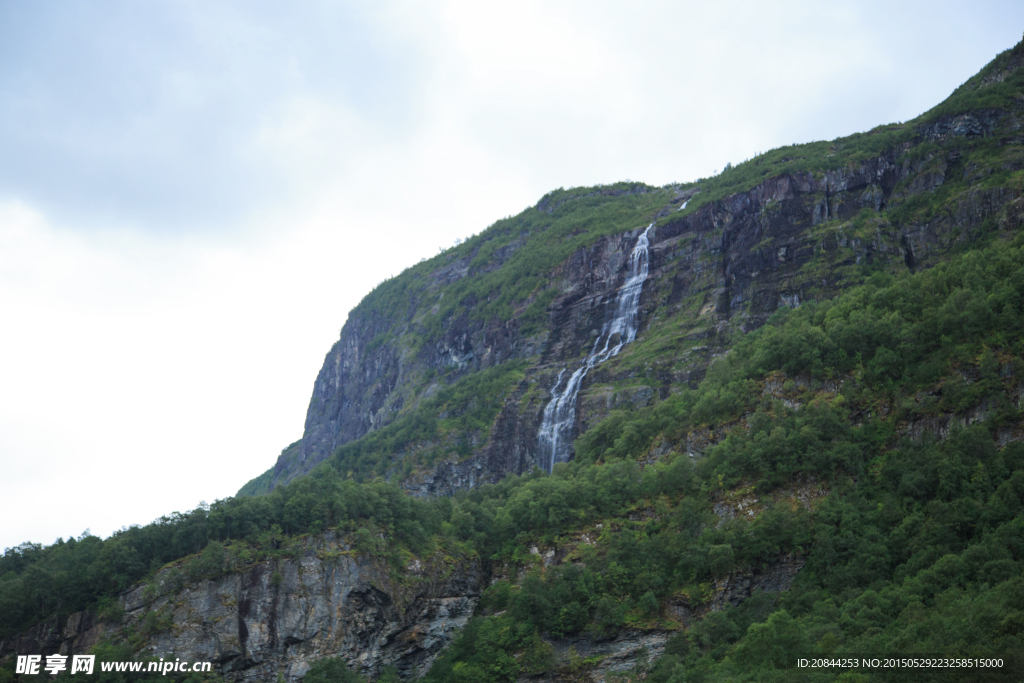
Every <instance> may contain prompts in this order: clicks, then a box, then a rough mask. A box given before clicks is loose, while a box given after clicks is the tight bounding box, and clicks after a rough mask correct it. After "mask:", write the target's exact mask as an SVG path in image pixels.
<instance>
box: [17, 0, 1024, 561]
mask: <svg viewBox="0 0 1024 683" xmlns="http://www.w3.org/2000/svg"><path fill="white" fill-rule="evenodd" d="M1022 29H1024V5H1022V4H1021V3H1019V2H1016V1H1014V2H985V1H980V2H975V3H972V4H971V5H970V8H969V11H968V9H967V8H966V6H965V5H963V4H962V3H960V2H956V3H954V2H902V3H892V2H863V1H858V2H848V3H840V2H836V3H823V2H820V0H815V1H806V2H802V1H799V0H796V1H789V2H776V3H764V2H726V1H720V2H714V3H711V2H702V3H695V2H674V3H657V2H650V3H644V2H641V3H604V2H593V1H590V2H544V3H533V2H530V1H529V0H520V1H519V2H516V3H507V4H499V3H480V2H442V1H440V0H438V1H437V2H389V1H382V0H378V1H376V2H372V3H371V2H365V3H344V2H317V1H315V0H309V1H307V2H303V3H281V2H273V3H272V2H254V1H246V2H241V1H239V2H223V1H210V0H203V1H202V2H199V1H196V2H190V1H180V2H172V1H166V2H162V3H154V2H150V3H140V2H128V1H125V2H118V1H113V0H101V1H98V2H90V3H60V2H55V1H46V0H41V1H40V2H22V1H20V0H0V487H2V489H0V548H3V547H7V546H13V545H16V544H18V543H20V542H23V541H34V542H42V543H45V544H48V543H52V542H53V541H54V540H55V539H56V538H57V537H58V536H61V537H65V538H66V537H68V536H70V535H75V536H77V535H79V534H81V532H82V531H83V530H84V529H86V528H89V529H91V530H92V532H93V533H97V534H100V535H103V536H106V535H109V534H110V533H111V532H113V531H114V530H116V529H117V528H119V527H121V526H123V525H128V524H140V523H141V524H144V523H147V522H149V521H151V520H153V519H154V518H156V517H158V516H159V515H161V514H163V513H167V512H171V511H174V510H182V511H184V510H187V509H191V508H193V507H195V506H196V505H197V504H198V503H199V502H200V501H201V500H205V501H213V500H215V499H217V498H223V497H226V496H228V495H231V494H233V493H234V492H235V491H236V490H237V489H238V487H239V486H241V485H242V484H243V483H245V482H246V481H247V480H248V479H250V478H252V477H254V476H256V475H257V474H259V473H261V472H262V471H263V470H265V469H266V468H267V467H269V466H270V465H271V464H272V463H273V462H274V460H275V458H276V456H277V454H278V453H279V452H280V450H281V448H283V447H284V446H286V445H287V444H288V443H290V442H291V441H294V440H295V439H297V438H298V437H299V436H301V434H302V424H303V419H304V416H305V410H306V405H307V402H308V400H309V393H310V391H311V388H312V384H313V380H314V378H315V376H316V373H317V370H318V369H319V367H320V364H321V362H322V360H323V356H324V354H325V353H326V352H327V350H328V348H329V347H330V345H331V343H332V342H333V341H334V340H335V339H336V337H337V334H338V330H339V329H340V327H341V325H342V324H343V323H344V321H345V316H346V314H347V311H348V310H349V309H350V308H351V307H352V306H353V305H355V304H356V303H357V302H358V300H359V299H360V298H361V297H363V296H364V295H365V294H366V293H367V292H368V291H369V290H370V289H372V287H373V286H374V285H375V284H376V283H377V282H379V281H381V280H382V279H383V278H386V277H388V276H389V275H391V274H394V273H397V272H399V271H401V270H402V269H403V268H404V267H406V266H408V265H410V264H412V263H415V262H416V261H418V260H419V259H421V258H424V257H429V256H432V255H434V254H436V253H437V252H438V250H439V248H443V247H447V246H450V245H451V244H452V243H453V241H454V240H456V239H457V238H460V237H466V236H468V235H470V234H472V233H476V232H479V231H480V230H482V229H484V228H486V227H487V226H488V225H489V224H491V223H492V222H493V221H495V220H496V219H498V218H501V217H503V216H507V215H510V214H515V213H518V212H519V211H521V210H522V209H523V208H525V207H526V206H528V205H531V204H533V203H535V202H536V201H537V199H539V198H540V197H541V196H542V195H543V194H544V193H545V192H547V191H549V190H551V189H554V188H557V187H571V186H578V185H591V184H597V183H609V182H615V181H618V180H622V179H626V178H629V179H632V180H643V181H645V182H648V183H651V184H657V185H661V184H666V183H670V182H674V181H686V180H692V179H696V178H698V177H702V176H708V175H711V174H714V173H715V172H716V171H717V170H718V169H721V168H722V166H724V164H725V163H726V162H730V161H731V162H734V163H735V162H738V161H742V160H743V159H745V158H748V157H750V156H753V155H754V154H756V153H757V152H760V151H764V150H767V149H770V148H772V147H776V146H779V145H784V144H789V143H792V142H804V141H810V140H816V139H831V138H834V137H837V136H840V135H845V134H849V133H852V132H856V131H861V130H866V129H869V128H871V127H873V126H875V125H877V124H880V123H888V122H893V121H902V120H906V119H909V118H913V117H914V116H916V115H918V114H920V113H921V112H923V111H925V110H926V109H928V108H929V107H931V106H933V105H935V104H937V103H938V102H939V101H941V100H942V99H943V98H944V97H945V96H946V95H948V94H949V92H950V91H951V90H953V88H955V87H956V86H957V85H959V84H960V83H962V82H963V81H964V80H966V79H967V78H968V77H969V76H971V75H972V74H973V73H975V72H976V71H977V70H978V69H980V68H981V67H982V66H983V65H984V64H985V63H986V62H988V61H989V60H990V59H991V58H992V57H993V56H995V55H996V54H997V53H998V52H1000V51H1002V50H1005V49H1007V48H1009V47H1012V46H1013V45H1014V44H1015V43H1016V42H1017V41H1018V40H1019V39H1020V37H1021V31H1022Z"/></svg>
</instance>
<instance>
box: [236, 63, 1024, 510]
mask: <svg viewBox="0 0 1024 683" xmlns="http://www.w3.org/2000/svg"><path fill="white" fill-rule="evenodd" d="M1020 61H1021V57H1020V55H1018V54H1016V53H1012V52H1007V53H1004V54H1003V55H1001V56H1000V57H999V58H998V59H997V60H996V61H994V62H993V63H992V64H990V65H989V66H988V67H987V68H986V69H985V70H984V71H983V72H982V73H981V74H979V75H978V76H976V77H975V78H973V79H971V81H969V82H968V83H966V84H964V85H963V86H961V88H959V89H958V90H957V91H956V92H955V93H954V94H953V96H951V97H950V98H949V100H947V101H946V102H945V103H944V104H942V105H941V106H939V107H937V108H936V109H934V110H932V111H931V112H928V113H927V114H925V115H923V116H922V117H920V118H919V119H916V120H914V121H910V122H907V123H904V124H898V125H890V126H882V127H879V128H876V129H875V130H873V131H871V132H869V133H864V134H858V135H854V136H850V137H848V138H841V139H838V140H835V141H833V142H831V143H826V142H821V143H812V144H808V145H797V146H793V147H789V148H783V149H779V150H774V151H773V152H770V153H768V154H766V155H762V156H759V157H757V158H755V159H752V160H750V161H747V162H745V163H743V164H740V165H738V166H736V167H732V168H728V169H727V170H725V171H724V172H723V173H722V174H721V175H720V176H718V177H716V178H712V179H705V180H702V181H699V182H696V183H690V184H684V185H673V186H668V187H663V188H655V187H649V186H646V185H642V184H630V183H619V184H617V185H613V186H607V187H597V188H578V189H574V190H568V191H566V190H559V191H556V192H552V193H550V194H549V195H547V196H545V197H544V198H543V199H542V200H541V201H540V202H538V204H537V205H536V206H535V207H532V208H530V209H527V210H526V211H524V212H523V213H521V214H520V215H518V216H515V217H511V218H507V219H503V220H501V221H498V222H497V223H495V224H494V225H493V226H491V227H490V228H488V229H487V230H485V231H483V232H482V233H480V234H479V235H476V236H474V237H472V238H470V239H469V240H467V241H466V242H465V243H463V244H461V245H459V246H457V247H456V248H453V249H450V250H448V251H447V252H445V253H444V254H442V255H440V256H438V257H436V258H434V259H431V260H429V261H426V262H423V263H420V264H418V265H417V266H414V267H413V268H410V269H409V270H407V271H405V272H403V273H402V274H401V275H399V276H398V277H396V278H394V279H392V280H390V281H388V282H385V283H384V284H382V285H380V286H379V287H378V288H377V289H376V290H374V292H373V293H371V294H370V295H368V296H367V297H366V299H365V300H364V301H363V302H362V303H361V304H360V305H359V306H358V307H356V309H355V310H353V311H352V312H351V313H350V315H349V318H348V321H347V322H346V323H345V326H344V327H343V328H342V331H341V338H340V339H339V341H338V342H337V343H336V344H335V345H334V347H333V348H332V349H331V351H330V352H329V353H328V354H327V358H326V359H325V361H324V366H323V368H322V369H321V371H320V374H319V375H318V377H317V379H316V382H315V384H314V389H313V396H312V398H311V399H310V405H309V410H308V412H307V416H306V424H305V430H304V433H303V437H302V439H301V440H300V441H299V442H297V443H295V444H292V445H291V446H289V447H288V448H287V449H285V450H284V451H283V452H282V454H281V456H280V458H279V459H278V462H277V464H276V465H275V466H274V467H273V468H272V469H271V470H270V471H268V472H266V473H265V474H264V475H262V476H260V477H259V478H257V479H255V480H253V481H252V482H250V483H249V484H247V485H246V486H245V487H243V489H242V490H241V491H240V493H242V494H253V493H259V492H265V491H268V490H270V489H272V488H273V487H274V486H276V485H278V484H280V483H283V482H287V481H289V480H291V479H292V478H294V477H295V476H298V475H300V474H303V473H306V472H309V471H310V470H311V469H312V468H313V467H315V466H316V465H317V464H319V463H320V462H323V461H325V460H328V459H333V460H332V462H333V463H334V464H335V466H336V467H339V468H340V469H342V470H344V471H347V472H351V473H352V474H353V475H355V476H359V477H362V476H373V475H383V476H386V477H388V478H392V477H397V478H398V479H399V480H401V481H402V482H403V483H404V485H405V486H406V488H407V489H408V490H410V491H412V492H416V493H419V494H432V493H450V492H452V491H454V490H458V489H463V488H466V487H470V486H473V485H476V484H479V483H481V482H487V481H496V480H498V479H500V478H501V477H502V476H504V475H505V474H507V473H509V472H525V471H529V470H530V469H531V468H533V467H535V466H539V467H541V468H544V469H549V468H550V462H549V461H550V459H551V458H550V454H545V453H544V452H543V451H544V446H543V444H542V441H543V438H542V435H541V431H542V427H543V424H542V423H543V422H544V418H545V409H546V408H548V407H549V405H551V404H552V398H553V397H558V396H559V395H560V394H561V393H564V392H565V391H566V388H567V387H566V382H567V381H568V379H569V376H570V375H572V374H573V373H574V372H575V371H576V370H578V369H579V368H580V367H581V366H582V365H585V364H586V357H587V354H588V352H590V351H592V349H594V348H595V342H600V343H602V344H606V343H607V342H608V340H607V339H602V338H601V337H602V330H603V329H604V328H605V327H606V326H608V325H609V323H610V322H611V321H612V319H613V318H614V317H615V315H616V313H615V306H616V302H617V299H618V297H619V294H620V292H621V291H622V288H623V286H624V284H625V283H626V280H627V279H628V278H629V265H630V255H631V253H632V252H633V251H634V250H635V249H636V247H637V244H638V241H639V239H640V236H641V235H644V236H645V239H646V240H648V241H649V246H647V248H646V251H647V253H646V254H645V255H644V258H645V259H649V264H647V267H648V273H647V275H646V277H645V278H643V280H642V282H641V283H640V294H639V301H638V302H637V303H638V304H639V305H638V308H637V310H636V313H635V317H636V320H635V324H636V325H638V326H639V331H638V332H637V334H636V342H634V343H633V344H630V345H628V346H624V347H623V348H622V351H621V353H619V354H618V355H617V356H615V357H614V358H609V359H608V360H606V361H605V362H603V363H601V364H599V366H597V367H595V368H594V369H593V371H588V372H587V373H586V374H585V376H584V377H583V378H582V381H581V383H580V385H579V386H578V387H574V388H575V389H578V397H577V396H576V395H575V393H574V394H573V396H572V397H570V398H571V399H572V401H571V402H572V404H573V405H572V406H568V407H569V408H574V409H573V410H563V413H564V414H563V418H565V417H567V418H569V419H570V421H571V424H568V425H566V429H564V430H563V431H566V432H567V433H566V434H565V438H563V439H562V444H563V445H562V450H563V451H564V452H562V453H560V457H559V458H558V459H562V460H564V459H566V458H568V457H571V452H572V446H571V440H572V438H575V437H576V436H578V435H580V434H582V433H585V432H586V430H587V429H588V428H589V427H591V426H592V425H594V424H596V423H597V422H598V421H600V420H601V419H602V418H603V417H604V416H605V415H607V413H608V412H609V410H611V409H613V408H615V407H622V406H629V407H641V406H644V405H648V404H650V403H654V402H657V401H659V400H663V399H665V398H666V397H667V396H669V395H670V394H672V393H674V392H677V391H679V390H680V388H682V387H692V386H696V382H699V381H700V379H701V378H702V377H703V376H704V373H705V372H706V369H707V366H708V363H709V362H710V361H711V360H712V359H714V358H715V357H717V356H719V355H721V354H722V353H724V352H725V351H727V350H728V349H729V348H730V346H731V345H732V344H733V343H734V342H735V340H737V339H739V338H740V337H742V335H743V334H744V333H747V332H750V331H752V330H754V329H757V328H758V327H760V326H761V325H763V324H764V322H765V321H766V320H767V319H768V317H769V316H770V315H771V314H772V313H773V312H774V311H776V310H777V309H779V308H780V307H794V306H798V305H800V304H801V303H802V302H806V301H821V300H825V299H829V298H831V297H833V296H835V295H836V294H837V293H838V292H840V291H842V290H843V289H845V288H847V287H849V286H851V285H854V284H858V283H861V282H864V281H865V278H866V277H867V276H868V275H870V274H871V273H872V272H876V271H879V270H882V271H887V272H892V273H898V272H900V271H906V270H909V271H911V272H912V271H916V270H920V269H923V268H928V267H930V266H931V265H933V264H935V263H937V262H939V261H940V260H942V259H943V258H945V257H946V256H948V255H949V254H950V253H952V252H954V251H956V250H957V249H962V248H964V247H965V245H968V244H976V243H977V242H978V241H979V240H982V241H985V240H990V239H992V238H994V237H995V236H996V235H998V234H1003V235H1005V234H1007V231H1011V230H1013V229H1015V228H1016V226H1017V225H1018V223H1019V220H1020V212H1021V208H1020V205H1019V202H1018V201H1017V199H1018V198H1019V197H1020V188H1019V186H1018V184H1017V183H1016V182H1015V181H1014V180H1012V178H1015V175H1014V174H1015V173H1016V171H1018V170H1020V169H1021V168H1022V167H1024V152H1022V151H1021V147H1020V143H1021V139H1022V135H1024V133H1022V131H1021V125H1022V122H1024V113H1022V103H1021V95H1020V81H1021V74H1020V71H1019V69H1018V67H1019V66H1020ZM648 224H650V225H651V228H650V230H646V226H647V225H648ZM620 334H621V331H620ZM616 341H617V339H616ZM563 370H565V371H566V375H564V376H560V375H559V373H560V372H562V371H563ZM484 386H486V392H483V393H482V392H481V388H482V387H484ZM549 412H550V411H549ZM548 428H549V430H550V428H551V425H550V424H549V425H548ZM368 435H372V437H373V438H369V439H368V438H367V436H368Z"/></svg>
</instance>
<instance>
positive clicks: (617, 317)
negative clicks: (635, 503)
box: [537, 223, 654, 472]
mask: <svg viewBox="0 0 1024 683" xmlns="http://www.w3.org/2000/svg"><path fill="white" fill-rule="evenodd" d="M652 227H654V223H651V224H650V225H648V226H647V229H646V230H644V232H643V234H642V235H640V237H639V238H638V239H637V241H636V246H635V247H633V252H632V253H631V254H630V255H629V273H628V275H627V276H626V281H625V282H623V283H622V287H620V288H619V293H618V295H617V296H616V297H615V309H614V312H613V315H612V317H611V319H610V320H606V321H605V323H604V325H603V326H602V327H601V333H600V334H599V335H597V339H596V340H594V348H593V349H591V350H590V354H589V355H588V356H587V357H586V358H585V359H584V360H583V364H582V365H581V366H580V367H579V368H577V369H576V371H575V372H573V373H572V375H570V376H569V380H568V381H567V382H566V383H565V386H564V387H562V377H564V376H565V372H566V370H565V369H563V370H562V371H561V372H559V373H558V378H557V379H556V380H555V386H554V387H552V388H551V401H550V402H549V403H548V405H547V406H546V407H545V408H544V419H543V421H542V422H541V425H540V430H539V431H538V432H537V442H538V445H539V446H540V456H541V462H543V463H545V465H546V467H547V470H548V472H551V471H552V470H553V469H554V467H555V463H556V462H565V461H567V460H568V459H569V457H568V455H569V454H568V447H569V445H570V443H571V437H572V428H573V425H574V424H575V422H576V395H577V394H578V393H579V390H580V385H581V384H582V383H583V378H584V377H586V375H587V372H589V371H590V368H592V367H594V366H595V365H597V364H598V363H603V362H604V361H606V360H608V359H609V358H611V357H612V356H615V355H618V353H619V351H620V350H622V347H623V346H624V345H626V344H628V343H630V342H631V341H633V340H634V339H636V328H637V325H638V324H639V317H640V316H639V306H640V291H641V290H642V289H643V286H644V280H646V279H647V271H648V267H649V259H648V254H647V247H648V246H649V242H648V239H647V233H648V232H650V230H651V228H652ZM616 335H618V339H617V341H616V343H615V345H614V346H613V345H612V340H613V339H615V337H616ZM602 342H603V346H602ZM560 387H562V388H561V390H559V388H560Z"/></svg>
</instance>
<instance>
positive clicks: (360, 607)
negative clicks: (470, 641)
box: [0, 532, 483, 681]
mask: <svg viewBox="0 0 1024 683" xmlns="http://www.w3.org/2000/svg"><path fill="white" fill-rule="evenodd" d="M293 554H294V556H293V557H287V558H281V559H273V560H266V561H263V562H259V563H256V564H254V565H252V566H249V567H246V568H244V569H241V570H238V571H231V572H228V573H225V574H222V575H220V576H217V577H216V578H211V579H203V580H200V581H197V582H192V583H185V582H184V581H183V579H182V574H181V572H180V571H179V570H178V569H177V568H174V567H171V568H167V569H164V570H162V571H160V572H159V573H157V575H156V576H155V577H154V579H153V580H152V581H151V582H150V583H149V584H143V585H139V586H136V587H135V588H134V589H132V590H130V591H128V592H127V593H125V594H124V595H122V596H121V597H120V605H121V607H122V608H123V609H124V619H123V621H122V622H121V623H109V622H108V623H104V622H103V621H102V620H101V619H100V618H99V617H98V616H97V615H96V614H94V613H90V612H79V613H76V614H72V615H71V616H70V617H66V618H62V617H53V618H51V619H50V620H48V621H46V622H43V623H41V624H39V625H37V626H36V627H34V628H33V629H32V630H31V631H29V632H28V633H26V634H24V635H22V636H19V637H17V638H14V639H11V640H9V641H4V642H2V643H0V658H2V657H3V656H5V655H7V654H11V653H18V654H51V653H57V652H59V653H62V654H72V653H83V652H87V651H88V650H89V648H91V647H92V646H94V645H96V644H97V643H98V642H100V641H101V640H103V639H108V640H111V641H112V642H115V643H116V642H121V641H128V642H131V643H132V644H133V645H134V646H135V647H136V648H138V654H139V656H141V657H145V656H153V657H164V658H165V659H167V658H169V659H174V658H180V659H182V660H186V661H190V662H196V661H209V662H212V663H213V665H214V669H215V670H216V671H218V672H220V673H221V674H222V675H223V676H224V678H226V679H227V680H231V681H273V680H276V679H277V675H278V673H279V672H280V673H281V674H283V675H284V676H285V678H286V679H287V680H298V679H300V678H301V677H302V676H303V675H304V674H305V673H306V671H307V670H308V669H309V666H310V664H311V663H312V662H313V661H315V660H316V659H319V658H321V657H331V656H338V655H340V656H342V657H344V658H345V660H346V661H349V662H352V663H354V664H355V665H356V666H357V667H358V668H359V670H360V671H361V672H362V673H364V674H366V675H369V676H371V677H375V676H376V675H378V674H379V673H380V671H381V670H382V669H383V668H384V667H387V666H394V667H396V668H397V669H398V670H399V672H400V674H401V675H402V677H403V678H405V677H410V676H414V675H420V674H422V673H423V672H425V671H426V670H427V669H428V668H429V667H430V665H431V663H432V662H433V661H434V658H435V657H436V656H437V654H438V653H439V652H440V651H441V650H442V649H443V648H444V647H445V646H446V645H447V644H448V643H449V642H450V641H451V640H452V638H453V637H455V635H457V634H458V631H459V630H460V629H461V628H462V627H463V626H464V625H465V624H466V622H467V621H468V620H469V618H470V616H471V615H472V613H473V610H474V608H475V607H476V603H477V600H478V596H479V594H480V587H481V584H482V579H483V577H482V575H481V572H480V568H479V567H478V565H477V564H476V563H475V562H473V561H466V562H462V563H454V564H453V563H452V562H450V561H446V560H445V559H443V558H440V557H433V558H426V559H423V560H419V559H417V560H413V561H411V562H410V564H409V566H407V567H406V568H405V569H404V571H401V572H394V571H392V570H390V569H389V568H388V567H386V566H381V565H380V563H378V562H375V561H373V560H372V559H370V558H368V557H366V556H364V555H359V554H357V553H355V552H354V551H352V550H351V548H350V547H349V546H348V545H347V544H346V543H344V542H343V540H342V539H339V538H338V537H337V536H336V535H335V534H334V533H333V532H326V533H324V534H322V535H320V536H316V537H311V538H309V539H307V541H306V542H305V544H304V546H303V547H302V548H301V549H300V550H299V551H297V552H296V553H293ZM449 560H450V558H449Z"/></svg>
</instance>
